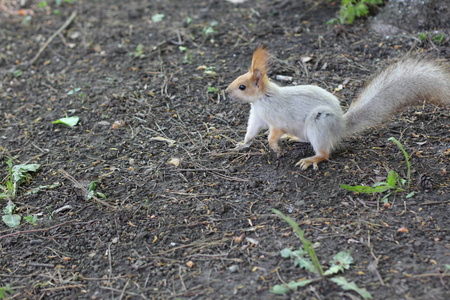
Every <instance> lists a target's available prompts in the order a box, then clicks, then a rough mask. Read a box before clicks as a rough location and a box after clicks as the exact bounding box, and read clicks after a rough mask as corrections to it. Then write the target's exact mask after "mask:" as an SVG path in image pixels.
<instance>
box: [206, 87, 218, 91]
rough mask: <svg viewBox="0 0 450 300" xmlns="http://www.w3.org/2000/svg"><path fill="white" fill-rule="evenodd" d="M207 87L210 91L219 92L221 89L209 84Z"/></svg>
mask: <svg viewBox="0 0 450 300" xmlns="http://www.w3.org/2000/svg"><path fill="white" fill-rule="evenodd" d="M207 89H208V92H209V93H217V92H218V91H219V89H218V88H215V87H213V86H208V87H207Z"/></svg>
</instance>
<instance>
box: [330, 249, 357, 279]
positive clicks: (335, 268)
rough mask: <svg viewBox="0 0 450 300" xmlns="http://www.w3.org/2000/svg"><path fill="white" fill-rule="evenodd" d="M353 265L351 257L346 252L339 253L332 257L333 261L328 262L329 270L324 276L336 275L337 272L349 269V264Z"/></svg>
mask: <svg viewBox="0 0 450 300" xmlns="http://www.w3.org/2000/svg"><path fill="white" fill-rule="evenodd" d="M352 263H353V257H352V256H351V254H350V252H348V251H341V252H339V253H338V254H336V255H335V256H334V257H333V260H331V261H330V264H331V266H330V268H329V269H328V270H327V271H325V273H324V275H331V274H337V273H339V272H343V271H344V270H348V269H349V268H350V264H352Z"/></svg>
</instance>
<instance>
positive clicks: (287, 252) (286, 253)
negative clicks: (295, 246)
mask: <svg viewBox="0 0 450 300" xmlns="http://www.w3.org/2000/svg"><path fill="white" fill-rule="evenodd" d="M291 249H292V248H284V249H283V250H281V251H280V255H281V257H284V258H292V257H293V255H294V254H293V252H292V250H291Z"/></svg>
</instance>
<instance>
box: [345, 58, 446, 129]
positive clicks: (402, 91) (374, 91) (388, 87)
mask: <svg viewBox="0 0 450 300" xmlns="http://www.w3.org/2000/svg"><path fill="white" fill-rule="evenodd" d="M423 101H427V102H429V103H433V104H436V105H443V106H447V105H450V70H449V66H448V63H446V62H439V61H436V60H433V61H431V60H427V59H415V58H407V59H404V60H402V61H400V62H398V63H396V64H394V65H392V66H390V67H388V68H386V69H385V70H384V71H382V72H381V73H379V74H378V75H377V76H375V77H374V78H373V79H372V80H371V81H370V82H369V83H368V84H367V86H366V87H365V88H364V90H363V91H362V93H361V95H360V96H359V97H358V98H357V99H356V100H355V101H353V103H352V104H351V105H350V108H349V110H348V111H347V113H345V114H344V119H345V122H346V131H347V132H346V133H347V134H354V133H356V132H358V131H361V130H363V129H365V128H367V127H371V126H375V125H378V124H380V123H382V122H383V121H386V120H387V119H389V117H390V116H391V115H392V114H393V113H395V112H397V111H399V110H401V109H402V108H403V107H405V106H409V105H416V104H420V103H422V102H423Z"/></svg>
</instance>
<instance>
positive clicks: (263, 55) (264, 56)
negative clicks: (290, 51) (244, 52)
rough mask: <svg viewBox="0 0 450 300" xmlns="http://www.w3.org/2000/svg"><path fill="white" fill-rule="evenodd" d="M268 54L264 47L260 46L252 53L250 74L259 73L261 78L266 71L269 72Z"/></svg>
mask: <svg viewBox="0 0 450 300" xmlns="http://www.w3.org/2000/svg"><path fill="white" fill-rule="evenodd" d="M269 58H270V54H269V52H268V51H267V48H266V46H265V45H260V46H259V47H258V48H257V49H256V50H255V52H253V59H252V66H251V67H250V71H251V72H252V73H254V72H255V70H258V71H259V72H261V74H262V76H265V75H266V73H267V71H268V70H269V66H268V62H269Z"/></svg>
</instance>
